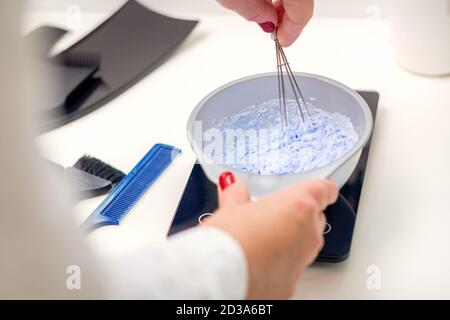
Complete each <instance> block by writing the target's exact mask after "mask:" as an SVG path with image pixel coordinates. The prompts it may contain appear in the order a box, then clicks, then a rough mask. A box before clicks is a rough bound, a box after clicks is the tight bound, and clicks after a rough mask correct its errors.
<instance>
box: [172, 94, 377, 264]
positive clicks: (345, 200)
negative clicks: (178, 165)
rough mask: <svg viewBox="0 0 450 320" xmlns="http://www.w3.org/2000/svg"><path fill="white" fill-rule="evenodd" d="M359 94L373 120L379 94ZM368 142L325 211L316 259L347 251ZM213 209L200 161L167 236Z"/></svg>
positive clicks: (336, 258) (212, 190)
mask: <svg viewBox="0 0 450 320" xmlns="http://www.w3.org/2000/svg"><path fill="white" fill-rule="evenodd" d="M358 93H359V94H360V95H361V97H362V98H363V99H364V100H365V101H366V102H367V104H368V105H369V107H370V110H371V111H372V115H373V119H374V121H375V116H376V112H377V108H378V100H379V94H378V93H377V92H373V91H358ZM371 142H372V139H369V141H368V143H367V145H366V146H365V147H364V148H363V151H362V154H361V157H360V159H359V162H358V164H357V166H356V168H355V170H354V171H353V173H352V175H351V176H350V178H349V179H348V181H347V183H346V184H345V185H344V186H343V187H342V188H341V190H340V194H339V198H338V200H337V202H336V203H334V204H333V205H331V206H329V207H328V208H327V209H326V210H325V215H326V217H327V227H326V230H325V231H324V238H325V245H324V247H323V248H322V251H321V252H320V253H319V256H318V257H317V260H316V261H322V262H341V261H344V260H345V259H347V258H348V256H349V254H350V246H351V242H352V237H353V227H354V225H355V220H356V214H357V212H358V204H359V199H360V195H361V189H362V186H363V182H364V174H365V171H366V165H367V160H368V157H369V149H370V144H371ZM216 209H217V187H216V185H215V184H214V183H212V182H211V181H209V180H208V178H207V177H206V175H205V173H204V172H203V169H202V167H201V166H200V164H198V163H196V164H195V165H194V167H193V169H192V172H191V175H190V176H189V179H188V182H187V185H186V187H185V189H184V192H183V196H182V198H181V201H180V203H179V205H178V208H177V211H176V213H175V216H174V219H173V221H172V225H171V227H170V230H169V235H171V234H173V233H176V232H179V231H181V230H184V229H187V228H190V227H193V226H195V225H197V224H198V223H199V222H200V221H201V219H202V217H203V216H205V214H206V213H210V212H214V211H215V210H216Z"/></svg>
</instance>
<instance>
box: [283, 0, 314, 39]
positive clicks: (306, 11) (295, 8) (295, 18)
mask: <svg viewBox="0 0 450 320" xmlns="http://www.w3.org/2000/svg"><path fill="white" fill-rule="evenodd" d="M282 4H283V8H284V11H285V13H284V15H283V19H282V21H281V22H280V25H279V27H278V31H277V36H278V40H279V41H280V44H281V45H282V46H283V47H288V46H290V45H291V44H292V43H293V42H294V41H295V40H297V38H298V37H299V36H300V34H301V33H302V31H303V28H304V27H305V26H306V24H307V23H308V21H309V20H310V19H311V17H312V14H313V10H314V1H313V0H283V1H282Z"/></svg>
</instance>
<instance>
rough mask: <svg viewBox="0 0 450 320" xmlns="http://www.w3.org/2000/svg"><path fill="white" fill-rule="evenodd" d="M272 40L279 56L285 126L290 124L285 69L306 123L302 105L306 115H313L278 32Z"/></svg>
mask: <svg viewBox="0 0 450 320" xmlns="http://www.w3.org/2000/svg"><path fill="white" fill-rule="evenodd" d="M272 39H273V41H274V42H275V50H276V55H277V74H278V99H279V102H280V109H281V114H282V116H283V125H284V126H285V127H287V126H288V124H289V122H288V116H287V105H286V85H285V81H284V80H285V79H284V71H283V67H284V69H285V70H286V73H287V76H288V79H289V83H290V85H291V88H292V92H293V93H294V96H295V101H296V102H297V105H298V111H299V113H300V117H301V119H302V121H305V113H304V110H303V108H302V104H303V106H304V109H305V110H306V113H307V114H308V116H311V114H310V112H309V109H308V106H307V104H306V103H305V99H304V98H303V95H302V92H301V91H300V87H299V85H298V83H297V80H295V76H294V73H293V72H292V70H291V67H290V65H289V62H288V60H287V58H286V55H285V53H284V50H283V47H282V46H281V45H280V43H279V42H278V37H277V31H276V30H275V31H274V32H273V33H272Z"/></svg>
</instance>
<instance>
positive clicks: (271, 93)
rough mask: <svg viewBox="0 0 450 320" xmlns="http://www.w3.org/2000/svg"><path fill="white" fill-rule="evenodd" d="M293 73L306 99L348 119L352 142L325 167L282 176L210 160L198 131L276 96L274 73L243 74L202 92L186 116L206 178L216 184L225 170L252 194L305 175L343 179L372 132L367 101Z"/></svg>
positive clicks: (319, 79) (323, 81) (310, 76)
mask: <svg viewBox="0 0 450 320" xmlns="http://www.w3.org/2000/svg"><path fill="white" fill-rule="evenodd" d="M295 77H296V80H297V81H298V83H299V85H300V88H301V90H302V94H303V96H304V98H305V100H306V101H308V100H310V99H314V100H315V101H314V105H315V106H317V107H320V108H322V109H323V110H326V111H329V112H339V113H341V114H344V115H346V116H347V117H349V118H350V120H351V122H352V123H353V125H354V127H355V129H356V132H357V133H358V136H359V139H358V141H357V143H356V144H355V145H354V146H353V148H352V149H351V150H349V151H348V152H347V153H346V154H345V155H344V156H342V157H341V158H339V159H338V160H336V161H335V162H332V163H330V164H328V165H326V166H323V167H320V168H316V169H313V170H309V171H305V172H302V173H296V174H288V175H282V176H274V175H256V174H250V173H247V172H243V171H239V170H236V169H233V168H230V167H228V166H226V165H225V164H221V163H216V162H214V161H213V159H211V158H210V157H209V156H208V155H207V154H205V153H204V152H203V140H202V139H203V133H204V132H205V131H206V130H208V129H210V128H211V127H213V126H214V124H215V121H217V120H220V119H223V118H224V117H228V116H230V115H233V114H236V113H239V112H240V111H241V110H242V109H243V108H245V107H248V106H250V105H254V104H259V103H262V102H264V101H267V100H271V99H275V98H278V89H277V85H276V83H277V74H276V73H264V74H258V75H253V76H249V77H246V78H242V79H239V80H235V81H233V82H230V83H228V84H226V85H224V86H222V87H220V88H218V89H216V90H215V91H213V92H212V93H210V94H209V95H207V96H206V97H205V98H204V99H202V100H201V101H200V102H199V103H198V105H197V106H196V107H195V109H194V110H193V111H192V113H191V115H190V117H189V120H188V125H187V131H188V139H189V142H190V144H191V146H192V148H193V150H194V152H195V154H196V156H197V159H198V161H199V162H200V164H201V165H202V168H203V170H204V171H205V173H206V175H207V177H208V178H209V179H210V180H211V181H212V182H214V183H217V180H218V177H219V176H220V174H221V173H222V172H224V171H231V172H233V173H234V174H235V175H236V176H238V177H239V178H240V179H242V181H243V182H244V183H245V184H246V185H247V187H248V188H249V190H250V193H251V195H252V196H253V197H259V196H262V195H265V194H268V193H271V192H273V191H276V190H279V189H281V188H283V187H286V186H289V185H292V184H294V183H296V182H299V181H302V180H308V179H318V178H329V179H332V180H334V181H336V183H337V184H338V185H339V186H340V187H342V186H343V185H344V184H345V183H346V181H347V180H348V178H349V177H350V175H351V174H352V172H353V170H354V169H355V167H356V165H357V163H358V160H359V157H360V155H361V151H362V148H363V147H364V146H365V145H366V143H367V141H368V140H369V137H370V134H371V132H372V127H373V118H372V113H371V112H370V109H369V106H368V105H367V103H366V102H365V101H364V100H363V99H362V98H361V96H359V95H358V94H357V93H356V92H355V91H354V90H352V89H350V88H348V87H347V86H345V85H343V84H341V83H339V82H337V81H334V80H332V79H328V78H325V77H322V76H319V75H314V74H306V73H295ZM286 94H287V96H288V98H294V96H293V95H292V92H291V91H290V90H287V92H286ZM199 123H201V126H200V127H199V125H198V124H199Z"/></svg>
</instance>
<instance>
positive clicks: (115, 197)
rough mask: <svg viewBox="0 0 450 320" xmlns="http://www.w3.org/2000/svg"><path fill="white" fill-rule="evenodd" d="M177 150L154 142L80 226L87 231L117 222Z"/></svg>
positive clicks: (178, 151) (177, 153)
mask: <svg viewBox="0 0 450 320" xmlns="http://www.w3.org/2000/svg"><path fill="white" fill-rule="evenodd" d="M180 153H181V150H180V149H177V148H175V147H172V146H169V145H166V144H156V145H154V146H153V147H152V148H151V149H150V151H149V152H148V153H147V154H146V155H145V157H144V158H142V160H141V161H139V162H138V164H137V165H136V166H135V167H134V168H133V170H131V172H130V173H129V174H128V175H127V176H126V177H125V178H123V179H122V180H121V181H120V182H119V183H118V184H117V185H116V187H115V188H114V189H113V190H112V191H111V193H110V194H109V195H108V196H107V197H106V199H105V200H103V202H102V203H101V204H100V205H99V206H98V207H97V209H95V210H94V212H92V213H91V215H90V216H89V217H88V218H87V219H86V220H85V221H84V222H83V223H82V225H81V228H82V229H83V230H85V231H87V232H90V231H93V230H95V229H97V228H100V227H103V226H107V225H118V224H119V223H120V221H122V219H123V218H124V217H125V216H126V215H127V213H128V212H129V211H130V210H131V209H132V208H133V206H134V205H135V204H136V203H137V202H138V201H139V199H140V198H141V197H142V195H143V194H144V193H145V192H146V191H147V190H148V188H150V186H151V185H152V184H153V183H154V182H155V181H156V180H157V179H158V177H159V176H160V175H161V174H162V173H163V172H164V170H165V169H166V168H167V167H168V166H169V165H170V163H171V162H172V161H173V159H174V158H175V157H176V156H178V155H179V154H180Z"/></svg>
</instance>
